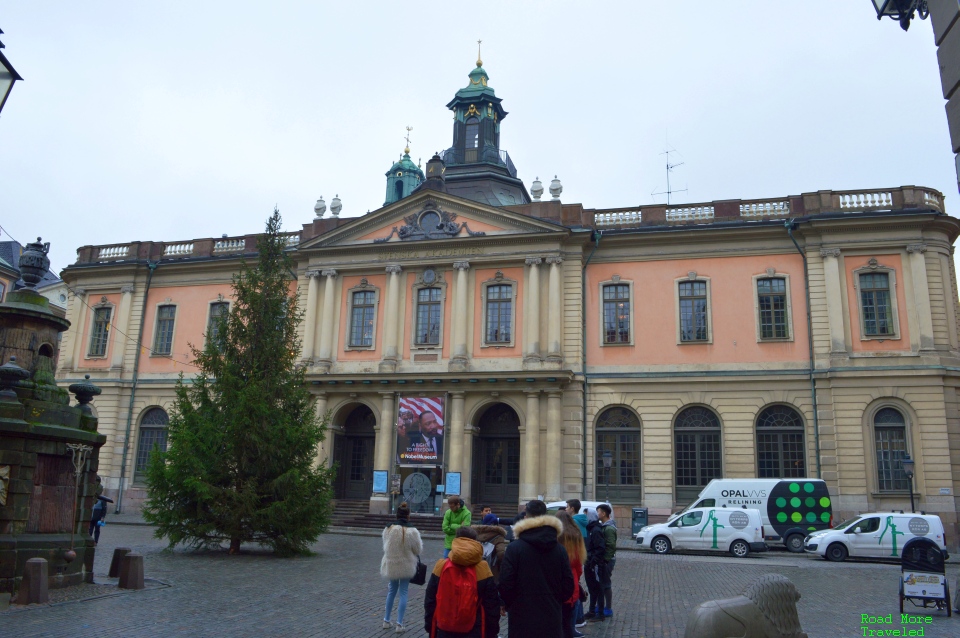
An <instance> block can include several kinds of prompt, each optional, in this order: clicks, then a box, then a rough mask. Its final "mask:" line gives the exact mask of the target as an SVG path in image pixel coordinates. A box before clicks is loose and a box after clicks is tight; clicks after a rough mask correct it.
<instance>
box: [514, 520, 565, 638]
mask: <svg viewBox="0 0 960 638" xmlns="http://www.w3.org/2000/svg"><path fill="white" fill-rule="evenodd" d="M526 509H527V517H526V518H524V519H523V520H522V521H520V522H519V523H517V524H516V525H515V526H514V528H513V531H514V533H515V534H516V536H517V540H516V541H514V542H512V543H510V544H509V545H508V546H507V550H506V551H505V552H504V554H503V565H502V566H501V567H500V598H501V599H503V603H504V606H505V607H506V608H507V613H508V618H507V623H508V626H509V633H508V635H509V637H510V638H541V637H542V638H557V636H561V635H563V628H562V627H563V624H562V609H563V603H564V602H565V601H566V600H567V599H568V598H570V592H572V591H573V572H572V571H571V570H570V560H569V559H568V558H567V551H566V550H565V549H564V548H563V545H561V544H560V543H558V542H557V537H558V536H559V535H560V533H561V531H562V530H563V527H562V526H561V524H560V521H559V520H557V517H556V516H547V515H546V513H547V506H546V505H545V504H544V503H543V501H530V502H529V503H527V508H526Z"/></svg>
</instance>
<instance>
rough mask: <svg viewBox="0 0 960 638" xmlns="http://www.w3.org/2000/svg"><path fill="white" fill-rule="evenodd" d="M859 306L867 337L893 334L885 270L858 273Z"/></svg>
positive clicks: (888, 278)
mask: <svg viewBox="0 0 960 638" xmlns="http://www.w3.org/2000/svg"><path fill="white" fill-rule="evenodd" d="M860 306H861V311H862V312H863V333H864V335H865V336H868V337H882V336H888V335H893V334H894V329H893V311H892V309H891V307H890V276H889V275H888V274H887V273H885V272H877V273H869V274H863V275H860Z"/></svg>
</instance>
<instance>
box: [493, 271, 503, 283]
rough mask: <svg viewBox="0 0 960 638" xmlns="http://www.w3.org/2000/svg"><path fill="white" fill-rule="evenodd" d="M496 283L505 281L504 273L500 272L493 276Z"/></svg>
mask: <svg viewBox="0 0 960 638" xmlns="http://www.w3.org/2000/svg"><path fill="white" fill-rule="evenodd" d="M493 279H494V280H495V281H503V271H502V270H498V271H497V273H496V274H495V275H494V276H493Z"/></svg>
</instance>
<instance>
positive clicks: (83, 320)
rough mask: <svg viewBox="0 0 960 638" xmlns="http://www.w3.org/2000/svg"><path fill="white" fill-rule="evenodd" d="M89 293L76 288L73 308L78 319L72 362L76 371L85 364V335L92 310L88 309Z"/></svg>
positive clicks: (75, 324) (74, 335)
mask: <svg viewBox="0 0 960 638" xmlns="http://www.w3.org/2000/svg"><path fill="white" fill-rule="evenodd" d="M86 301H87V291H86V290H84V289H83V288H75V289H74V291H73V307H74V308H75V312H76V316H77V319H76V320H75V323H74V324H73V325H74V326H76V329H75V332H74V333H73V361H72V362H71V363H72V365H71V366H70V367H72V368H73V369H74V370H76V369H77V368H79V367H80V366H81V365H82V364H83V335H84V332H86V325H87V315H88V314H90V309H89V308H88V307H87V304H86Z"/></svg>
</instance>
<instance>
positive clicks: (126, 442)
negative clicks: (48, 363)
mask: <svg viewBox="0 0 960 638" xmlns="http://www.w3.org/2000/svg"><path fill="white" fill-rule="evenodd" d="M158 265H159V263H158V262H156V261H147V286H146V288H144V290H143V304H141V306H140V330H139V332H137V353H136V354H135V355H133V384H132V385H131V386H130V405H129V406H128V407H127V433H126V434H125V435H124V438H123V460H122V461H121V462H120V490H119V492H118V494H117V509H115V510H114V511H113V513H114V514H119V513H120V507H121V505H122V504H123V481H124V479H125V478H126V475H127V454H128V453H129V451H130V428H131V427H132V426H133V402H134V400H135V399H136V397H137V381H138V380H139V378H140V351H141V350H142V349H143V325H144V322H145V321H146V320H147V293H149V292H150V281H151V280H152V279H153V272H154V271H155V270H156V269H157V266H158Z"/></svg>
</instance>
